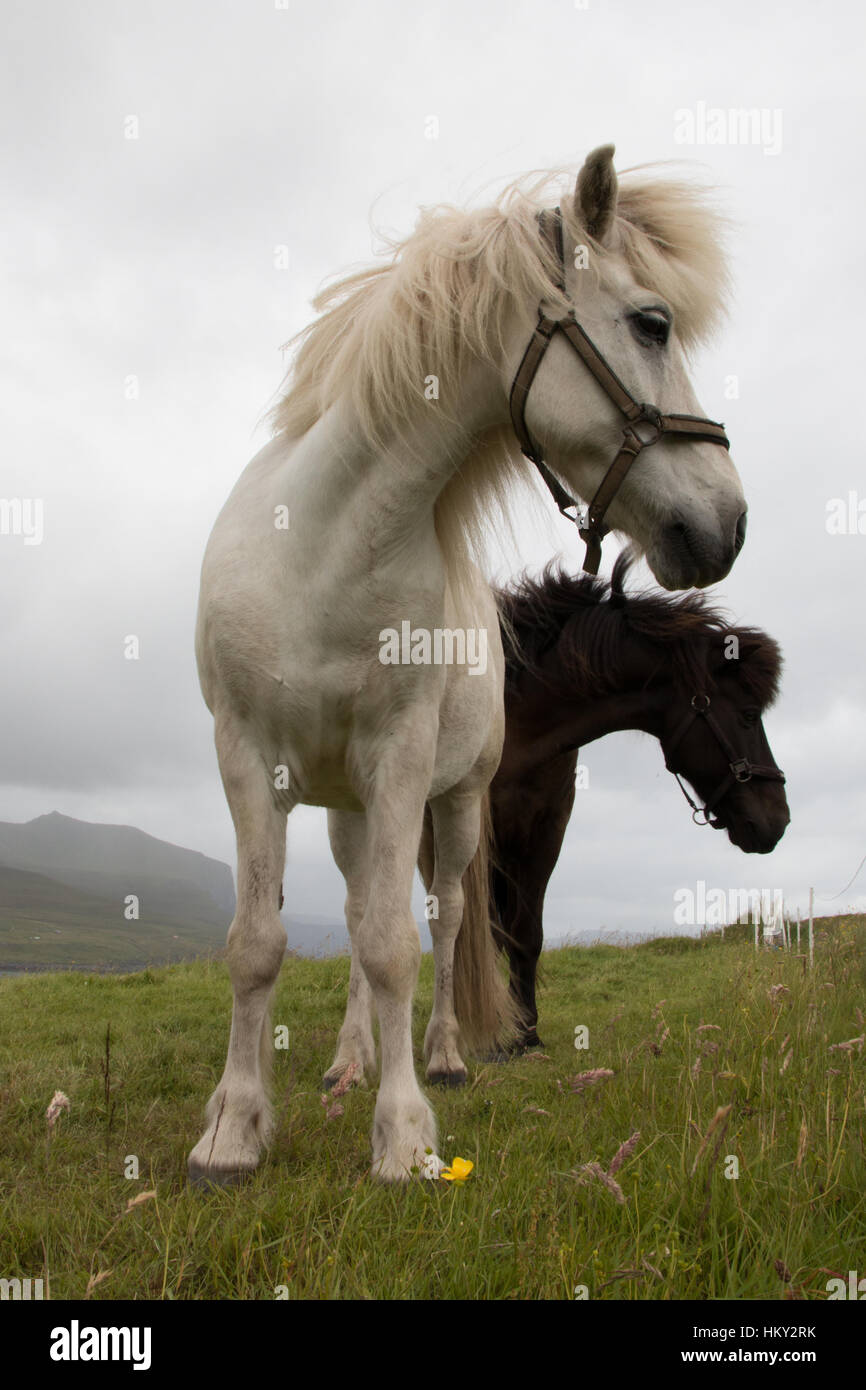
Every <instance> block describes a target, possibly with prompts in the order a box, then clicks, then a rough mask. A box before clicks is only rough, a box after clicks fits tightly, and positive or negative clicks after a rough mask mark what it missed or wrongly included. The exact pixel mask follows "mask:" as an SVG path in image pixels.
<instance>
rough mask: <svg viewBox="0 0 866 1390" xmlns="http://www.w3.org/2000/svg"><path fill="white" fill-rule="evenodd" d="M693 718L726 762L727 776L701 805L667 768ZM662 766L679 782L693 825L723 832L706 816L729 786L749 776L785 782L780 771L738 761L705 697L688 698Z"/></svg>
mask: <svg viewBox="0 0 866 1390" xmlns="http://www.w3.org/2000/svg"><path fill="white" fill-rule="evenodd" d="M696 719H703V720H704V722H705V723H706V724H707V726H708V728H710V729H711V730H712V732H713V733H714V734H715V736H716V740H717V742H718V743H719V744H720V745H721V748H722V752H723V753H724V755H725V757H726V758H727V759H728V773H727V776H725V777H723V778H722V780H721V782H720V783H719V785H718V786H717V787H716V790H715V791H714V792H713V794H712V796H711V797H709V799H708V800H707V802H706V804H705V805H703V806H699V805H698V804H697V802H696V801H693V800H692V798H691V797H690V796H689V794H688V791H687V790H686V787H685V785H684V783H683V779H682V777H681V776H680V774H679V773H678V772H676V771H675V770H674V768H672V767H671V756H672V754H673V751H674V749H675V748H676V747H677V745H678V744H679V743H680V742H681V740H682V738H683V736H684V734H685V733H686V731H687V730H688V729H690V728H691V726H692V724H693V723H694V721H695V720H696ZM665 767H666V768H667V770H668V772H673V774H674V777H676V779H677V781H678V782H679V785H680V791H681V792H682V794H683V796H684V797H685V799H686V801H687V802H688V803H689V805H690V806H691V808H692V820H693V821H694V822H695V825H711V826H712V827H713V829H714V830H722V829H724V827H723V826H722V825H721V824H720V823H719V821H717V820H711V819H710V813H711V811H712V810H713V807H714V806H716V805H718V803H719V802H720V801H721V800H722V797H724V796H725V795H726V794H727V792H729V791H730V789H731V787H732V786H733V785H734V783H735V782H750V781H751V780H752V778H753V777H764V778H766V779H767V780H768V781H773V782H784V780H785V774H784V772H782V770H781V768H778V767H768V766H767V765H766V764H765V763H750V762H749V760H748V758H741V757H739V756H738V755H737V752H736V750H735V748H734V746H733V744H732V743H731V741H730V739H729V738H728V736H727V734H726V733H725V731H724V729H723V728H722V726H721V724H720V723H719V721H718V720H717V719H716V716H715V715H714V714H711V713H710V697H709V695H693V696H692V698H691V709H690V710H689V711H688V712H687V714H686V716H685V718H684V719H683V721H682V723H681V724H680V726H679V728H678V729H677V731H676V733H675V734H674V736H673V738H672V739H671V741H670V743H669V744H668V746H667V750H666V752H665ZM699 816H703V820H699V819H698V817H699Z"/></svg>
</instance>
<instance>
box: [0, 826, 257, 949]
mask: <svg viewBox="0 0 866 1390" xmlns="http://www.w3.org/2000/svg"><path fill="white" fill-rule="evenodd" d="M132 895H134V896H135V897H137V898H138V918H137V919H133V920H129V919H128V918H127V917H126V913H125V909H126V903H127V900H128V898H129V897H130V896H132ZM234 900H235V894H234V883H233V880H232V874H231V870H230V869H229V867H228V865H227V864H222V863H220V862H219V861H218V860H216V859H209V858H208V857H207V855H204V854H199V853H198V852H197V851H195V850H188V849H183V848H181V847H180V846H179V845H172V844H169V843H168V842H167V841H165V840H158V839H156V838H155V837H154V836H152V835H147V834H145V832H144V831H142V830H137V829H135V827H133V826H128V825H101V824H95V823H93V822H89V821H79V820H74V819H73V818H72V817H70V816H62V815H60V814H59V813H58V812H56V811H55V812H52V813H51V814H50V815H46V816H38V817H37V818H36V819H35V820H32V821H27V822H26V823H24V824H17V823H13V822H8V821H5V822H0V969H49V968H60V969H62V968H65V967H68V966H70V965H75V966H77V967H79V968H90V969H99V968H108V969H112V968H113V969H119V968H123V969H130V970H131V969H137V968H140V967H141V966H143V965H147V964H150V963H153V964H156V963H159V962H161V961H169V960H184V959H190V958H191V957H192V956H197V955H201V954H204V953H213V952H217V951H222V950H223V949H224V947H225V938H226V930H227V928H228V925H229V923H230V921H231V918H232V914H233V912H234Z"/></svg>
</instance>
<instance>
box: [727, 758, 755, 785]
mask: <svg viewBox="0 0 866 1390" xmlns="http://www.w3.org/2000/svg"><path fill="white" fill-rule="evenodd" d="M731 772H732V773H733V777H734V781H735V782H751V780H752V765H751V763H750V762H749V760H748V758H738V759H737V761H736V762H735V763H731Z"/></svg>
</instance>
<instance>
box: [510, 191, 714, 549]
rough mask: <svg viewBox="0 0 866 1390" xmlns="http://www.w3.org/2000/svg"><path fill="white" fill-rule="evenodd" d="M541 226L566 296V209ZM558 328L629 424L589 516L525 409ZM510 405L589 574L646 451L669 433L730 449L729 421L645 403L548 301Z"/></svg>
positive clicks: (543, 216) (545, 216)
mask: <svg viewBox="0 0 866 1390" xmlns="http://www.w3.org/2000/svg"><path fill="white" fill-rule="evenodd" d="M538 224H539V227H540V230H541V234H542V236H543V237H544V239H545V241H546V242H547V245H548V247H549V249H550V252H551V254H552V256H553V258H554V260H555V261H556V264H557V267H558V272H559V273H558V279H557V281H556V287H557V289H559V290H560V291H561V292H562V294H563V295H564V294H565V259H564V253H563V245H562V212H561V210H560V209H559V208H555V209H554V210H553V211H551V210H549V209H547V208H546V209H545V210H544V211H543V212H540V213H539V214H538ZM556 332H560V333H562V334H563V335H564V337H565V338H566V339H567V340H568V342H569V343H570V344H571V346H572V347H573V348H574V351H575V352H576V353H577V355H578V357H579V358H580V359H581V361H582V362H583V364H584V366H586V367H587V368H588V369H589V371H590V372H591V373H592V375H593V376H594V377H595V379H596V381H597V382H598V384H599V385H600V386H601V388H602V390H603V391H605V392H606V394H607V395H608V396H609V397H610V399H611V400H612V401H613V403H614V405H615V406H616V407H617V409H618V410H620V411H621V412H622V414H623V415H624V416H625V418H626V422H627V423H626V425H625V426H624V428H623V438H622V443H621V444H620V447H619V452H618V453H617V455H616V458H615V459H614V461H613V463H612V464H611V465H610V467H609V468H608V470H607V472H606V473H605V475H604V477H603V478H602V480H601V483H600V485H599V487H598V490H597V492H596V494H595V496H594V497H593V499H592V501H591V502H590V504H589V507H588V509H587V512H586V516H585V518H584V517H583V516H582V515H581V509H580V507H579V506H578V504H577V502H575V500H574V498H573V497H570V496H569V494H568V493H567V492H566V490H565V488H564V487H563V486H562V484H561V483H560V482H559V480H558V479H557V478H556V477H554V475H553V473H552V472H551V471H550V469H549V468H548V467H547V464H546V463H545V462H544V459H543V458H542V455H541V451H540V450H539V449H537V448H536V446H535V445H534V443H533V441H532V438H531V436H530V434H529V431H528V429H527V427H526V419H525V411H526V401H527V397H528V396H529V390H530V387H531V386H532V383H533V381H534V380H535V374H536V372H537V371H538V368H539V366H540V365H541V361H542V358H543V357H544V354H545V352H546V351H547V349H548V348H549V346H550V344H551V342H552V340H553V336H554V334H555V333H556ZM509 406H510V410H511V423H512V424H513V426H514V432H515V434H516V435H517V438H518V441H519V443H520V447H521V449H522V451H523V453H524V454H525V455H526V457H527V458H528V459H531V461H532V462H533V463H534V464H535V466H536V468H537V469H538V471H539V473H540V474H541V476H542V478H543V479H544V482H545V484H546V485H547V488H548V490H549V492H550V494H551V496H552V497H553V500H554V502H555V503H556V505H557V507H558V508H559V510H560V512H561V513H562V515H563V516H565V517H568V520H569V521H573V522H574V523H575V525H576V526H577V528H578V530H579V532H580V537H581V540H582V541H583V542H584V543H585V545H586V554H585V556H584V561H583V568H584V571H585V572H586V573H587V574H598V567H599V564H600V562H601V542H602V540H603V538H604V537H605V536H606V535H607V533H608V530H609V527H607V526H605V525H604V514H605V512H606V511H607V509H608V507H609V506H610V504H611V502H612V501H613V499H614V497H615V496H616V493H617V492H618V491H619V489H620V487H621V486H622V483H623V481H624V479H625V476H626V474H627V473H628V471H629V469H630V468H631V466H632V464H633V463H634V461H635V459H636V458H637V456H638V454H639V453H640V452H641V450H642V449H647V448H649V447H650V446H651V445H652V444H657V443H658V441H659V440H660V439H661V438H662V436H663V435H665V434H678V435H686V436H688V437H689V438H691V439H704V440H708V441H709V442H711V443H713V444H721V446H722V448H724V449H728V448H730V443H729V441H728V437H727V435H726V434H725V428H724V425H720V424H717V423H716V421H715V420H705V419H704V418H703V417H702V416H700V415H664V414H662V412H661V411H660V410H659V409H658V407H657V406H654V405H647V404H641V403H640V402H639V401H637V400H635V398H634V396H633V395H632V394H631V392H630V391H629V390H628V389H627V387H625V386H624V385H623V383H622V382H621V381H620V379H619V377H618V376H617V374H616V372H615V371H614V370H613V368H612V367H611V366H610V364H609V363H608V361H607V359H606V358H605V357H604V355H603V353H601V352H600V351H599V350H598V348H597V347H596V346H595V343H594V342H593V341H592V339H591V338H590V337H589V335H588V334H587V333H586V332H585V331H584V329H583V328H582V327H581V325H580V324H579V323H578V321H577V318H576V317H575V313H574V310H573V309H570V310H569V311H568V313H567V314H565V315H563V317H562V318H558V319H553V318H549V317H548V315H547V314H545V312H544V305H543V303H542V304H539V306H538V323H537V324H536V325H535V332H534V333H533V335H532V337H531V338H530V340H529V344H528V346H527V348H526V351H525V352H524V354H523V358H522V360H521V363H520V366H519V367H518V368H517V373H516V375H515V377H514V381H513V382H512V384H511V393H510V397H509ZM636 426H645V427H647V428H648V429H649V431H650V434H649V438H645V437H643V436H642V435H641V434H639V433H638V430H637V429H636V428H635V427H636ZM572 508H573V509H574V513H575V515H573V516H572V515H571V512H570V509H572Z"/></svg>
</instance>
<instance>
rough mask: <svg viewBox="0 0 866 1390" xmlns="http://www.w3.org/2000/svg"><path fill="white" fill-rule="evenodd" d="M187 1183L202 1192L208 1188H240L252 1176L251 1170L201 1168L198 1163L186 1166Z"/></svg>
mask: <svg viewBox="0 0 866 1390" xmlns="http://www.w3.org/2000/svg"><path fill="white" fill-rule="evenodd" d="M186 1171H187V1181H188V1182H189V1185H190V1187H197V1188H199V1189H201V1190H202V1191H207V1189H208V1188H213V1189H215V1188H221V1187H240V1185H241V1183H244V1182H246V1180H247V1178H251V1177H252V1175H253V1169H252V1168H222V1169H220V1168H202V1167H201V1165H200V1164H198V1163H189V1164H187V1170H186Z"/></svg>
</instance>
